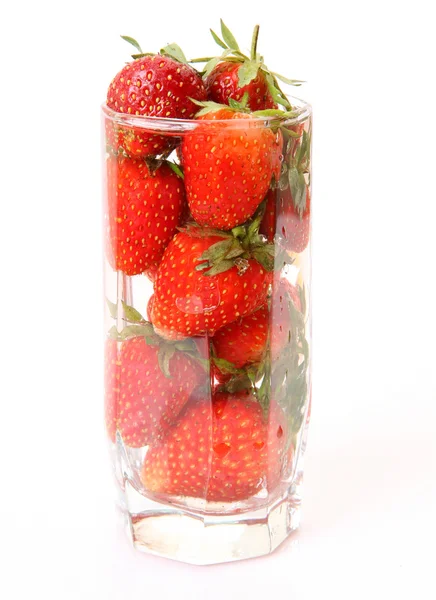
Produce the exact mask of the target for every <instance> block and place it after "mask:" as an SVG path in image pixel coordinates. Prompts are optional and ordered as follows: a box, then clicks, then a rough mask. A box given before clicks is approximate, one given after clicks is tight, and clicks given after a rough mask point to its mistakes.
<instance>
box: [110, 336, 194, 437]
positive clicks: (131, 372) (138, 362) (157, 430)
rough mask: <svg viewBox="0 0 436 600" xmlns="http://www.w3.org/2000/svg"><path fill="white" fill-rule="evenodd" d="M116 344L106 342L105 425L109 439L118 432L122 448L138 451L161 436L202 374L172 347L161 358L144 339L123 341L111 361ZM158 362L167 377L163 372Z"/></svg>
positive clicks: (191, 361)
mask: <svg viewBox="0 0 436 600" xmlns="http://www.w3.org/2000/svg"><path fill="white" fill-rule="evenodd" d="M116 344H117V342H116V341H115V340H108V346H107V347H108V349H109V352H108V354H107V362H106V373H107V377H106V382H107V387H106V405H107V410H106V422H107V424H108V431H109V433H110V435H111V436H112V438H113V437H114V434H115V429H116V428H118V430H119V431H120V433H121V436H122V438H123V441H124V443H125V444H126V446H130V447H133V448H139V447H141V446H145V445H147V444H149V443H150V442H152V441H153V440H154V439H156V438H157V437H159V436H161V435H162V434H163V433H164V432H165V430H166V429H167V428H168V427H169V426H170V425H171V424H172V423H173V422H174V421H175V419H176V417H177V416H178V414H179V412H180V411H181V409H182V408H183V406H184V405H185V403H186V402H187V400H188V398H189V396H190V394H191V393H192V391H193V390H194V389H195V387H196V386H197V385H199V384H200V383H201V382H202V381H203V379H204V378H205V377H206V375H205V373H204V371H202V369H201V367H200V366H199V365H198V364H197V363H196V362H195V361H194V360H193V359H192V358H191V357H190V356H188V355H186V354H184V353H183V352H182V351H178V350H177V349H175V348H174V347H173V349H172V350H170V351H169V352H168V353H167V355H166V357H165V356H164V357H163V358H162V356H163V355H162V351H161V347H160V346H158V345H155V344H154V343H153V344H148V343H147V341H146V339H145V338H144V337H143V336H136V337H132V338H130V339H126V340H124V341H123V342H121V348H120V350H119V352H118V360H117V361H116V362H115V361H114V359H113V354H112V353H113V352H115V350H116ZM160 353H161V354H160ZM162 360H163V361H167V368H168V374H167V375H170V377H168V376H165V374H164V373H163V371H162V368H161V364H162Z"/></svg>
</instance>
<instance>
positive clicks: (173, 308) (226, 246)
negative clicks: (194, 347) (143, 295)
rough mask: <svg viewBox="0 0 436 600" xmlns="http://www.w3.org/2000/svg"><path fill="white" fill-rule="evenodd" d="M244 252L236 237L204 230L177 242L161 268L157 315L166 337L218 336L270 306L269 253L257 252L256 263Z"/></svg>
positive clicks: (157, 323)
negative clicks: (232, 325)
mask: <svg viewBox="0 0 436 600" xmlns="http://www.w3.org/2000/svg"><path fill="white" fill-rule="evenodd" d="M197 235H198V237H196V236H197ZM239 246H240V244H239V241H238V240H236V239H234V238H232V236H230V235H228V236H227V237H225V238H224V239H223V238H222V237H218V236H216V235H213V234H211V235H208V233H207V232H204V231H201V230H199V231H198V233H197V232H196V231H195V230H194V231H190V232H189V233H188V232H187V231H183V232H180V233H178V234H177V235H176V236H175V237H174V238H173V239H172V240H171V242H170V244H169V245H168V247H167V249H166V251H165V253H164V255H163V258H162V261H161V263H160V265H159V269H158V274H157V278H156V282H155V296H154V301H153V307H152V311H151V320H152V323H153V325H154V327H155V329H156V331H157V332H158V333H159V334H160V335H162V336H163V337H166V338H169V339H180V338H183V337H187V336H195V335H202V334H205V333H209V334H210V335H213V334H214V333H215V331H216V330H218V329H219V328H220V327H223V326H224V325H226V324H227V323H231V322H232V321H235V320H236V319H238V318H239V317H241V316H245V315H247V314H250V313H251V312H253V311H254V310H256V308H258V307H259V306H261V305H262V304H264V302H265V300H266V296H267V292H268V286H269V284H270V282H271V280H272V274H271V273H270V272H268V271H267V268H266V267H264V266H262V265H261V264H260V262H258V260H263V259H262V256H261V253H262V252H263V251H266V248H263V247H259V248H257V247H255V249H254V250H253V254H254V253H256V257H257V260H254V258H252V257H251V254H250V251H248V250H247V251H245V250H244V249H243V248H242V247H240V248H239V249H238V247H239ZM220 252H221V254H220ZM226 252H228V253H232V259H227V258H226ZM264 258H267V257H264ZM214 261H215V262H214ZM265 264H267V262H265ZM211 265H212V267H211ZM267 266H268V267H269V265H268V264H267ZM209 267H211V268H209ZM207 268H208V270H207V271H206V270H205V269H207Z"/></svg>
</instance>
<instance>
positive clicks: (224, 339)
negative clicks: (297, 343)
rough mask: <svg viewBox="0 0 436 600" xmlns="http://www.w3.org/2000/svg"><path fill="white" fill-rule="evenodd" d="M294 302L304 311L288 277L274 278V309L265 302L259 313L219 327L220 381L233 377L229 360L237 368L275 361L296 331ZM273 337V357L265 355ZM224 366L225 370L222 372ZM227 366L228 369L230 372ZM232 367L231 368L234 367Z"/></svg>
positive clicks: (216, 343)
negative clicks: (293, 319)
mask: <svg viewBox="0 0 436 600" xmlns="http://www.w3.org/2000/svg"><path fill="white" fill-rule="evenodd" d="M290 303H292V304H293V305H294V307H295V309H296V310H301V302H300V298H299V296H298V291H297V288H295V287H294V286H293V285H292V284H291V283H289V281H287V280H286V279H283V278H280V279H277V280H275V281H274V283H273V291H272V299H271V311H270V310H269V308H268V305H267V304H265V305H264V306H262V307H261V308H260V309H259V310H257V311H256V312H253V313H251V314H250V315H248V316H246V317H243V318H242V319H238V320H237V321H235V322H233V323H230V325H226V326H225V327H222V328H221V329H219V330H218V331H217V332H216V333H215V335H214V337H213V338H212V346H213V348H214V353H215V357H216V358H217V359H218V360H217V361H216V366H217V367H218V369H217V370H216V372H215V376H216V378H217V380H218V382H219V383H225V382H226V381H228V380H229V378H230V376H231V375H229V373H228V371H229V369H228V367H229V366H230V365H229V366H227V365H226V364H225V363H221V362H220V361H223V360H224V361H226V362H227V363H231V365H232V366H233V367H235V368H236V369H241V368H242V367H246V366H248V365H251V364H254V363H259V362H261V361H262V360H263V359H265V360H267V359H268V358H270V360H272V361H275V360H277V358H278V357H279V356H280V354H281V352H282V351H283V350H284V349H285V348H286V346H287V344H288V343H289V341H290V339H291V332H292V316H291V315H292V312H291V305H290ZM268 333H269V337H270V348H271V355H270V357H267V356H265V352H266V349H267V342H268ZM220 366H222V369H221V371H222V372H220ZM226 367H227V371H226ZM230 370H231V369H230Z"/></svg>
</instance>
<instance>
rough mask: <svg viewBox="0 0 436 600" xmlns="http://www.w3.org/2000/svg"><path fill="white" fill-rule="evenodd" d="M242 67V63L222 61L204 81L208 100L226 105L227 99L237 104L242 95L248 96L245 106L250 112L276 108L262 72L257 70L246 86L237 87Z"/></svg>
mask: <svg viewBox="0 0 436 600" xmlns="http://www.w3.org/2000/svg"><path fill="white" fill-rule="evenodd" d="M242 65H243V63H242V62H230V61H224V62H221V63H219V64H218V65H217V66H216V67H215V68H214V69H213V70H212V72H211V73H210V75H208V76H207V77H206V79H205V84H206V90H207V94H208V97H209V99H210V100H213V101H214V102H218V104H228V103H229V98H233V100H237V101H238V102H239V101H240V100H242V97H243V96H244V94H248V101H247V106H248V108H250V110H252V111H255V110H265V109H268V108H277V104H276V103H275V102H274V100H273V98H272V96H271V94H270V93H269V90H268V85H267V82H266V79H265V75H264V74H263V72H262V71H260V70H259V71H258V72H257V75H256V77H255V78H254V79H252V80H251V81H250V82H249V83H247V85H244V86H242V87H239V71H240V70H241V67H242Z"/></svg>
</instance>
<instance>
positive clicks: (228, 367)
mask: <svg viewBox="0 0 436 600" xmlns="http://www.w3.org/2000/svg"><path fill="white" fill-rule="evenodd" d="M213 362H214V363H215V365H216V366H217V367H218V369H219V370H220V371H221V373H231V374H232V375H237V374H240V373H241V369H237V368H236V367H235V365H234V364H233V363H231V362H230V361H228V360H225V359H224V358H217V357H214V358H213Z"/></svg>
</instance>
